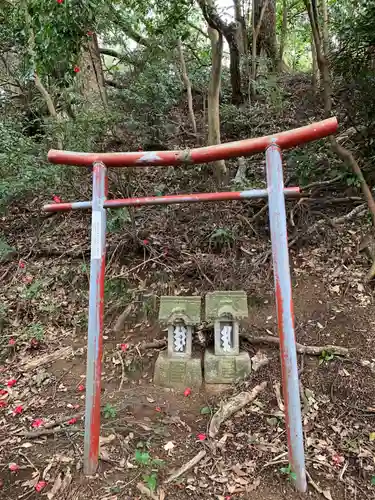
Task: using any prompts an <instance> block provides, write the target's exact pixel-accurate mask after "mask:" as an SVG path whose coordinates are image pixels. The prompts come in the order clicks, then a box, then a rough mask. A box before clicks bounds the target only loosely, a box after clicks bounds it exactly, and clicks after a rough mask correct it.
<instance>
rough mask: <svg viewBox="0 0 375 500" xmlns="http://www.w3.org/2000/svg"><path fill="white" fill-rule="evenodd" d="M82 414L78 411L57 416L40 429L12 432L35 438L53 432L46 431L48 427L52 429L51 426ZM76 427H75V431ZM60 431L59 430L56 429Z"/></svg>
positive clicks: (82, 413)
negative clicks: (65, 415)
mask: <svg viewBox="0 0 375 500" xmlns="http://www.w3.org/2000/svg"><path fill="white" fill-rule="evenodd" d="M83 415H84V412H80V413H76V414H75V415H69V416H67V417H61V418H58V419H56V420H54V421H53V422H47V423H46V424H44V427H43V428H42V429H39V430H37V431H22V432H15V433H14V434H15V435H17V436H22V437H25V438H28V439H33V438H37V437H39V436H43V435H45V434H53V432H47V433H46V431H47V430H49V429H52V428H53V427H58V426H59V425H62V424H65V423H66V422H68V421H69V420H72V419H73V418H80V417H82V416H83ZM63 429H64V430H71V429H72V428H71V427H69V428H66V429H65V428H63ZM77 430H78V429H76V431H77ZM58 432H60V431H58Z"/></svg>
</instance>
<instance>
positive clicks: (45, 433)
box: [17, 426, 82, 439]
mask: <svg viewBox="0 0 375 500" xmlns="http://www.w3.org/2000/svg"><path fill="white" fill-rule="evenodd" d="M81 431H82V429H78V427H71V426H69V427H57V428H56V429H40V430H39V431H34V432H31V431H30V432H25V433H24V434H17V436H22V437H24V438H27V439H37V438H39V437H41V436H51V435H52V434H59V433H60V432H67V433H69V434H74V433H76V432H81Z"/></svg>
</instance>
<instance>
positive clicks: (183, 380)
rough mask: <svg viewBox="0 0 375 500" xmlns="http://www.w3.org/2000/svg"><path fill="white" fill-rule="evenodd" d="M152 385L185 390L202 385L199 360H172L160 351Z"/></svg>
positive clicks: (200, 362)
mask: <svg viewBox="0 0 375 500" xmlns="http://www.w3.org/2000/svg"><path fill="white" fill-rule="evenodd" d="M154 384H155V385H159V386H161V387H170V388H176V389H186V388H187V387H195V388H199V387H200V386H201V385H202V361H201V359H200V358H186V359H184V358H173V357H169V356H168V353H167V352H166V351H162V352H161V353H160V354H159V356H158V358H157V360H156V363H155V371H154Z"/></svg>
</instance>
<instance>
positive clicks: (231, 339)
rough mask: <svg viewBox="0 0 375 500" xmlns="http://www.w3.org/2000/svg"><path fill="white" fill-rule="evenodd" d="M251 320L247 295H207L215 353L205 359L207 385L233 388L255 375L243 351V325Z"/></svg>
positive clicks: (210, 353) (237, 292) (214, 293)
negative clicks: (226, 385)
mask: <svg viewBox="0 0 375 500" xmlns="http://www.w3.org/2000/svg"><path fill="white" fill-rule="evenodd" d="M247 316H248V306H247V296H246V293H245V292H243V291H234V292H232V291H228V292H221V291H217V292H212V293H208V294H207V295H206V321H213V323H214V338H215V344H214V351H213V352H212V350H210V349H207V350H206V352H205V355H204V372H205V381H206V383H208V384H230V383H232V382H235V381H236V380H238V379H242V378H245V377H246V376H247V375H249V373H250V372H251V360H250V356H249V353H248V352H246V351H240V340H239V321H240V320H241V319H242V318H246V317H247Z"/></svg>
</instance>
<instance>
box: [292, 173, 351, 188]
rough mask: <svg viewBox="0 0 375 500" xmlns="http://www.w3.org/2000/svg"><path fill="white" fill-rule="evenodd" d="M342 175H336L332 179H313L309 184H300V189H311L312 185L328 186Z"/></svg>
mask: <svg viewBox="0 0 375 500" xmlns="http://www.w3.org/2000/svg"><path fill="white" fill-rule="evenodd" d="M343 177H344V175H343V174H340V175H337V176H336V177H334V178H333V179H328V180H326V181H315V182H311V183H310V184H306V186H302V187H301V190H302V191H306V189H311V188H312V187H318V186H319V187H321V186H329V185H330V184H334V183H335V182H337V181H339V180H340V179H342V178H343Z"/></svg>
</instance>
